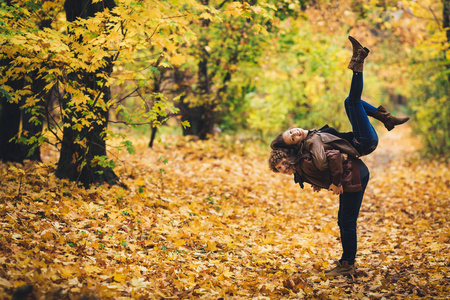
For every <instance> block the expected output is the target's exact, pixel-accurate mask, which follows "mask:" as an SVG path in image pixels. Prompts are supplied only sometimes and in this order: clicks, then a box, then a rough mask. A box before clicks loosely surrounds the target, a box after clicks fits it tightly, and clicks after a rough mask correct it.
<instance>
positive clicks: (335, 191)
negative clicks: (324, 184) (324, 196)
mask: <svg viewBox="0 0 450 300" xmlns="http://www.w3.org/2000/svg"><path fill="white" fill-rule="evenodd" d="M328 190H329V191H332V192H333V194H335V195H339V194H342V193H343V192H344V188H343V187H342V185H341V186H337V185H335V184H334V183H332V184H331V185H330V187H329V188H328Z"/></svg>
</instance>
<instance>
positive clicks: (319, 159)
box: [309, 134, 329, 171]
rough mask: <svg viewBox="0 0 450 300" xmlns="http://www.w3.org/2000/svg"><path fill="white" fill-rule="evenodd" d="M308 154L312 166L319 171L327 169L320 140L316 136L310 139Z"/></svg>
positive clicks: (326, 160)
mask: <svg viewBox="0 0 450 300" xmlns="http://www.w3.org/2000/svg"><path fill="white" fill-rule="evenodd" d="M309 143H310V147H309V152H310V153H311V156H312V160H313V163H314V165H315V166H316V167H317V169H319V170H320V171H324V170H327V169H328V168H329V165H328V158H327V155H326V153H325V148H324V147H323V143H322V139H321V138H320V136H319V135H318V134H314V135H313V136H312V137H311V138H310V142H309Z"/></svg>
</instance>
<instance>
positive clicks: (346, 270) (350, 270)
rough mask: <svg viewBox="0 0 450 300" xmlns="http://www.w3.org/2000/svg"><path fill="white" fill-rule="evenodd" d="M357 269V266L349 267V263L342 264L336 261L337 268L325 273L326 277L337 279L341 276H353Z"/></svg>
mask: <svg viewBox="0 0 450 300" xmlns="http://www.w3.org/2000/svg"><path fill="white" fill-rule="evenodd" d="M355 271H356V268H355V265H354V264H353V265H349V264H348V261H343V262H342V264H341V263H340V262H339V261H336V267H334V268H333V269H331V270H328V271H325V276H329V277H335V276H339V275H343V276H346V275H353V274H355Z"/></svg>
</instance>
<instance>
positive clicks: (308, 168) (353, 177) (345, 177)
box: [294, 150, 362, 192]
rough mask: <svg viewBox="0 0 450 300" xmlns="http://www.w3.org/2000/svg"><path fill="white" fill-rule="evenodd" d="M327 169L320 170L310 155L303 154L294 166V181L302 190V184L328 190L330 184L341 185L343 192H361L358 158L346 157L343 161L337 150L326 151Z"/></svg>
mask: <svg viewBox="0 0 450 300" xmlns="http://www.w3.org/2000/svg"><path fill="white" fill-rule="evenodd" d="M325 156H326V159H327V160H328V164H329V168H326V169H324V170H320V169H319V168H318V167H317V166H316V165H315V164H314V163H313V159H312V156H311V155H310V154H304V155H303V156H302V157H301V159H300V160H299V162H298V163H297V164H296V172H295V174H294V180H295V182H296V183H299V184H300V186H301V187H302V188H303V182H307V183H309V184H312V185H315V186H318V187H320V188H324V189H328V188H329V187H330V185H331V184H332V183H334V184H335V185H340V184H342V187H343V189H344V192H359V191H361V190H362V186H361V178H360V174H359V162H360V160H359V159H358V158H354V157H351V156H348V159H345V160H343V157H342V155H341V153H340V151H339V150H326V151H325Z"/></svg>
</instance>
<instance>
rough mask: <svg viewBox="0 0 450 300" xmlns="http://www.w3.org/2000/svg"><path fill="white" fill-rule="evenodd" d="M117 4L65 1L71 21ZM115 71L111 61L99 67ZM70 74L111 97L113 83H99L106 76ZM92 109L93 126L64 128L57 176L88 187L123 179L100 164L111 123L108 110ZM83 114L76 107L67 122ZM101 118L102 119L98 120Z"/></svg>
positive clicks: (104, 153)
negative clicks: (104, 66) (108, 85)
mask: <svg viewBox="0 0 450 300" xmlns="http://www.w3.org/2000/svg"><path fill="white" fill-rule="evenodd" d="M114 6H115V4H114V1H100V2H98V3H96V4H91V1H90V0H83V1H78V0H66V2H65V4H64V8H65V10H66V16H67V20H68V21H74V20H75V19H76V18H77V17H80V18H88V17H90V16H94V15H95V13H96V12H100V11H103V9H104V8H105V7H108V8H113V7H114ZM111 71H112V66H111V62H110V63H109V64H108V66H107V67H106V68H105V69H102V70H97V72H98V73H107V74H111ZM70 78H71V79H72V80H75V81H78V82H79V83H80V84H81V85H83V86H85V87H88V88H89V89H91V90H94V91H99V92H100V91H101V92H102V95H103V101H104V102H105V103H107V102H108V100H109V99H110V98H111V90H110V89H109V87H104V86H103V87H101V86H99V84H98V82H102V79H100V78H97V76H96V74H92V73H87V72H86V73H82V74H80V73H78V74H71V75H70ZM64 101H65V102H64V103H63V108H64V109H66V108H67V107H68V106H67V105H68V103H69V102H70V99H65V100H64ZM90 110H91V111H92V112H93V113H94V115H95V118H96V120H95V121H94V122H91V127H90V128H83V129H82V130H81V131H78V130H76V129H73V128H72V126H69V127H65V128H64V131H63V141H62V145H61V155H60V159H59V162H58V167H57V170H56V176H57V177H59V178H68V179H69V180H72V181H77V182H80V183H82V184H83V185H84V186H85V187H88V186H89V185H90V184H93V183H103V182H107V183H109V184H116V183H119V181H118V177H117V176H116V174H115V173H114V171H113V170H112V168H111V167H109V166H106V167H105V166H100V165H99V164H98V163H96V157H105V156H106V143H105V130H106V127H107V124H108V111H105V110H103V109H102V108H99V107H95V104H94V105H92V106H90ZM82 117H83V115H82V114H81V113H79V112H76V111H73V110H72V111H71V113H70V114H69V115H67V116H66V117H65V119H64V123H69V124H70V125H73V122H72V120H74V119H75V120H76V119H79V118H82ZM97 120H98V121H100V122H96V121H97ZM99 123H100V124H99ZM79 141H83V142H82V143H80V142H79Z"/></svg>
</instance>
